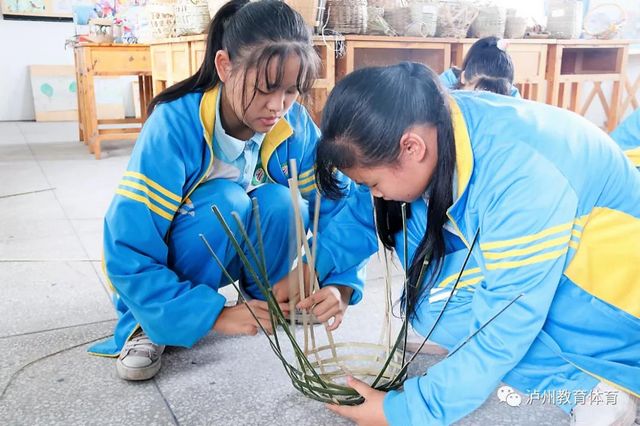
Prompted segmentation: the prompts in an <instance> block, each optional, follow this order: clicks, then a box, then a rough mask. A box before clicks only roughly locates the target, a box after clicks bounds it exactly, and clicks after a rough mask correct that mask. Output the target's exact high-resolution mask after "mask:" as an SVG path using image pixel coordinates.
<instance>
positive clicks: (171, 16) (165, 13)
mask: <svg viewBox="0 0 640 426" xmlns="http://www.w3.org/2000/svg"><path fill="white" fill-rule="evenodd" d="M145 9H146V11H147V16H148V18H149V26H150V27H151V36H152V37H153V38H154V39H155V40H158V39H163V38H168V37H172V36H173V33H174V30H175V26H176V11H175V0H152V1H150V2H149V3H147V5H146V6H145Z"/></svg>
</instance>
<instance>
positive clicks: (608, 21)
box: [583, 3, 627, 40]
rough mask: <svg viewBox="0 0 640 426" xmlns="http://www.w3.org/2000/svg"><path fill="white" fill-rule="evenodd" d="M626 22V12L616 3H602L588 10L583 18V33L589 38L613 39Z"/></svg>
mask: <svg viewBox="0 0 640 426" xmlns="http://www.w3.org/2000/svg"><path fill="white" fill-rule="evenodd" d="M626 21H627V12H626V11H625V10H624V9H623V8H622V6H620V5H619V4H618V3H602V4H599V5H597V6H596V7H594V8H592V9H590V10H589V12H588V13H587V16H585V18H584V28H583V29H584V33H585V34H586V35H588V36H589V37H592V38H596V39H600V40H609V39H612V38H615V37H616V36H617V35H618V34H619V33H620V31H621V30H622V28H623V27H624V24H625V22H626Z"/></svg>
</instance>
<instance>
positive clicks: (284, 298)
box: [271, 262, 310, 303]
mask: <svg viewBox="0 0 640 426" xmlns="http://www.w3.org/2000/svg"><path fill="white" fill-rule="evenodd" d="M299 267H300V266H296V269H294V270H293V271H292V272H291V273H289V274H287V275H285V277H284V278H283V279H281V280H280V281H278V282H277V283H276V284H275V285H274V286H273V287H272V288H271V291H272V292H273V295H274V296H275V298H276V300H277V301H278V303H283V302H288V301H289V299H292V300H294V301H295V302H297V301H298V300H300V287H299V285H298V284H297V282H298V269H297V268H299ZM302 273H303V276H304V288H305V293H306V294H309V288H310V285H309V265H307V264H306V263H304V262H303V263H302ZM292 280H293V282H295V283H296V285H295V286H294V288H292V289H291V290H290V289H289V287H290V285H291V284H292Z"/></svg>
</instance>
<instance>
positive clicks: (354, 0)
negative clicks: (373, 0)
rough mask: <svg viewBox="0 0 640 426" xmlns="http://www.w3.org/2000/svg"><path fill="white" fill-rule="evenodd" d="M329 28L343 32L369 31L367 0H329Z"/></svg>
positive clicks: (361, 32) (357, 32)
mask: <svg viewBox="0 0 640 426" xmlns="http://www.w3.org/2000/svg"><path fill="white" fill-rule="evenodd" d="M327 14H328V19H327V28H330V29H332V30H334V31H337V32H339V33H343V34H365V33H366V32H367V19H368V18H367V0H328V1H327Z"/></svg>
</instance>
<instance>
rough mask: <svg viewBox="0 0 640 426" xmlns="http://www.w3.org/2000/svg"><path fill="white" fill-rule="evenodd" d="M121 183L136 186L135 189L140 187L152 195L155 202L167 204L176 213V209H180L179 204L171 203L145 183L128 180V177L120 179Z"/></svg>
mask: <svg viewBox="0 0 640 426" xmlns="http://www.w3.org/2000/svg"><path fill="white" fill-rule="evenodd" d="M120 185H122V186H129V187H131V188H135V189H138V190H140V191H142V192H144V193H145V194H147V195H148V196H149V197H151V199H152V200H154V201H155V202H157V203H159V204H161V205H163V206H165V207H166V208H167V209H169V210H171V211H172V212H174V213H175V211H176V210H178V207H180V206H179V205H177V204H173V203H170V202H169V201H167V200H165V199H164V198H162V197H160V196H159V195H157V194H155V193H153V192H151V191H150V190H149V188H147V187H146V186H144V185H140V184H139V183H136V182H133V181H130V180H126V179H122V181H120Z"/></svg>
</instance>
